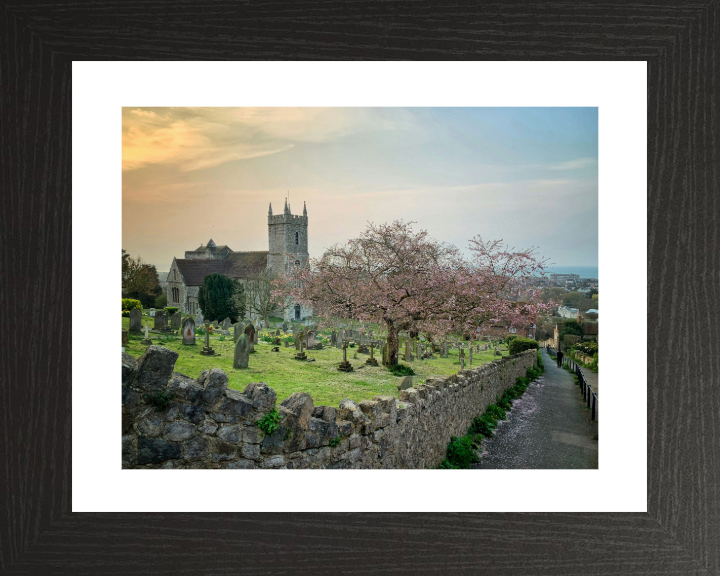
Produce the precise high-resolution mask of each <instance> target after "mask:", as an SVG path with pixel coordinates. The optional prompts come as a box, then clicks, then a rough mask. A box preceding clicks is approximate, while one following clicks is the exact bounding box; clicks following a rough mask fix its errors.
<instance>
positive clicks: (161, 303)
mask: <svg viewBox="0 0 720 576" xmlns="http://www.w3.org/2000/svg"><path fill="white" fill-rule="evenodd" d="M165 306H167V294H160V296H158V297H157V298H155V308H157V309H158V310H161V309H163V308H165Z"/></svg>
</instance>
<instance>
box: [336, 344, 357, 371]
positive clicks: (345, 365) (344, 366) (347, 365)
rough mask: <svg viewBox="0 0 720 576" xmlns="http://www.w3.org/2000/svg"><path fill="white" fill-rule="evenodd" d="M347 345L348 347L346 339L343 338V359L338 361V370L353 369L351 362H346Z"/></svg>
mask: <svg viewBox="0 0 720 576" xmlns="http://www.w3.org/2000/svg"><path fill="white" fill-rule="evenodd" d="M347 347H348V341H347V340H345V341H343V343H342V351H343V359H342V362H340V366H338V370H340V371H341V372H352V371H353V367H352V364H350V362H348V359H347Z"/></svg>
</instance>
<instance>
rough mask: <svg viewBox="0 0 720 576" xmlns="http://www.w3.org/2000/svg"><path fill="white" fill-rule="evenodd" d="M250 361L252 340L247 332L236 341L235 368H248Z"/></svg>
mask: <svg viewBox="0 0 720 576" xmlns="http://www.w3.org/2000/svg"><path fill="white" fill-rule="evenodd" d="M249 362H250V341H249V339H248V336H247V334H242V335H241V336H240V338H238V341H237V342H236V343H235V357H234V358H233V368H247V367H248V363H249Z"/></svg>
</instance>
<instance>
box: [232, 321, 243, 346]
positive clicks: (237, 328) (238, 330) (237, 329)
mask: <svg viewBox="0 0 720 576" xmlns="http://www.w3.org/2000/svg"><path fill="white" fill-rule="evenodd" d="M244 330H245V324H243V323H242V322H238V323H237V324H235V325H234V326H233V342H237V341H238V338H240V334H243V333H244Z"/></svg>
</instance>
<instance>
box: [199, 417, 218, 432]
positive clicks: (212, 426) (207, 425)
mask: <svg viewBox="0 0 720 576" xmlns="http://www.w3.org/2000/svg"><path fill="white" fill-rule="evenodd" d="M217 429H218V425H217V424H216V423H215V422H214V421H213V420H212V419H210V418H205V420H204V421H203V423H202V424H201V425H200V426H198V428H197V430H198V432H200V433H201V434H215V431H216V430H217Z"/></svg>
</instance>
